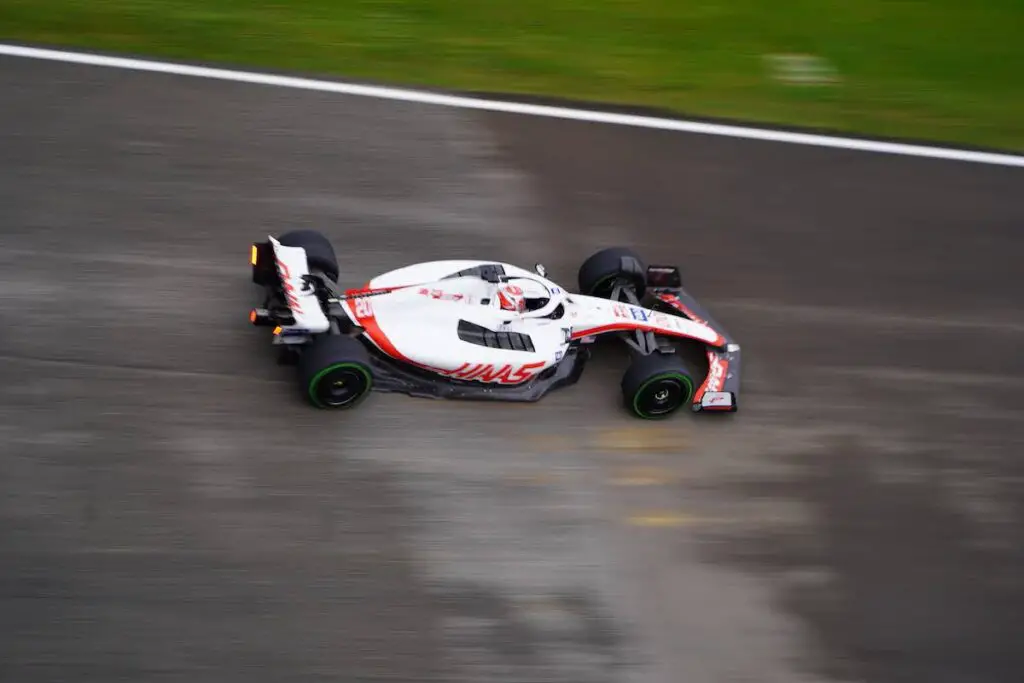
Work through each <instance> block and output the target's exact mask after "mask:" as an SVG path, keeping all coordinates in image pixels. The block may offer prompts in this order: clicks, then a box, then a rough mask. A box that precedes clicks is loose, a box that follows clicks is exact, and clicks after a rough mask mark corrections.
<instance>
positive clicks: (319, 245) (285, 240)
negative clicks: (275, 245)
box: [277, 230, 339, 282]
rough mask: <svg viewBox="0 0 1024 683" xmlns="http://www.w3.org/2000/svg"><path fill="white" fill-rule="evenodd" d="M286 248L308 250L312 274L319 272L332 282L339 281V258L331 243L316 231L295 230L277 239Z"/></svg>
mask: <svg viewBox="0 0 1024 683" xmlns="http://www.w3.org/2000/svg"><path fill="white" fill-rule="evenodd" d="M277 241H278V242H280V243H281V244H283V245H284V246H286V247H302V248H303V249H305V250H306V263H307V264H309V270H310V272H312V271H316V270H319V271H320V272H321V273H323V274H324V275H326V276H327V277H328V278H329V279H330V280H331V282H337V281H338V273H339V270H338V258H337V256H335V254H334V247H333V246H332V245H331V241H330V240H329V239H327V238H326V237H325V236H324V235H323V234H322V233H319V232H317V231H316V230H293V231H291V232H286V233H285V234H283V235H281V236H280V237H278V238H277Z"/></svg>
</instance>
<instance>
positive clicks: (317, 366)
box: [298, 335, 373, 410]
mask: <svg viewBox="0 0 1024 683" xmlns="http://www.w3.org/2000/svg"><path fill="white" fill-rule="evenodd" d="M298 366H299V367H298V370H299V382H300V384H301V387H302V390H303V392H304V393H305V396H306V399H307V400H308V401H309V402H310V403H312V404H313V405H314V406H316V407H317V408H324V409H331V410H342V409H348V408H354V407H356V406H357V405H359V404H360V403H362V402H363V400H364V399H365V398H366V397H367V396H368V395H369V394H370V391H371V390H372V389H373V369H372V367H371V366H370V356H369V353H367V351H366V348H365V347H364V346H363V345H362V344H361V343H359V341H358V340H356V339H353V338H352V337H345V336H341V335H325V336H322V337H317V338H316V339H314V340H313V341H312V342H311V343H310V345H309V346H307V347H306V348H305V349H303V351H302V355H301V356H299V361H298Z"/></svg>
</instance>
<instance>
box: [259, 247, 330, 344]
mask: <svg viewBox="0 0 1024 683" xmlns="http://www.w3.org/2000/svg"><path fill="white" fill-rule="evenodd" d="M269 243H270V246H271V248H272V253H273V257H274V261H273V265H274V268H275V269H276V271H277V275H278V278H279V279H280V285H281V291H282V293H283V295H284V299H285V302H286V303H287V304H288V308H289V310H291V312H292V316H293V317H294V319H295V324H294V325H291V326H288V327H290V328H292V329H295V330H302V331H304V332H309V333H314V334H315V333H319V332H326V331H327V330H328V329H329V328H330V326H331V323H330V321H329V320H328V319H327V316H326V315H325V314H324V311H323V309H322V308H321V306H320V300H319V298H317V296H316V291H315V290H314V289H313V287H311V286H310V285H309V284H308V283H307V282H306V276H307V275H309V264H308V262H307V261H306V250H305V249H303V248H302V247H286V246H285V245H283V244H281V243H280V242H278V241H277V240H276V239H274V238H273V237H270V238H269ZM261 256H264V257H265V251H264V253H261V252H260V250H259V247H258V245H253V256H252V257H253V259H254V260H258V259H259V258H260V257H261ZM257 267H258V266H257V264H253V268H254V269H255V268H257ZM254 279H255V270H254Z"/></svg>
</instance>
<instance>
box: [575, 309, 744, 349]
mask: <svg viewBox="0 0 1024 683" xmlns="http://www.w3.org/2000/svg"><path fill="white" fill-rule="evenodd" d="M666 315H667V314H666ZM708 329H712V328H708ZM628 330H644V331H646V332H656V333H658V334H665V335H668V336H670V337H682V338H683V339H693V340H695V341H699V342H701V343H703V344H711V345H712V346H721V345H722V344H723V343H725V337H723V336H722V335H721V334H719V333H718V332H717V331H715V330H713V329H712V331H713V332H715V334H716V335H717V336H716V337H715V340H714V341H713V342H707V341H705V340H703V339H701V338H700V337H694V336H693V335H689V334H684V333H682V332H672V331H670V330H664V329H662V328H660V327H655V326H653V325H645V324H643V323H612V324H610V325H601V326H599V327H591V328H590V329H588V330H580V331H578V332H573V333H572V339H580V338H582V337H589V336H590V335H592V334H603V333H605V332H624V331H628Z"/></svg>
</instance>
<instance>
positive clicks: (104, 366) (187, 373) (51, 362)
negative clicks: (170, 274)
mask: <svg viewBox="0 0 1024 683" xmlns="http://www.w3.org/2000/svg"><path fill="white" fill-rule="evenodd" d="M0 363H12V364H17V365H25V364H33V365H43V366H53V367H69V368H81V369H83V370H91V371H97V372H99V371H104V372H107V371H114V372H122V373H125V374H130V375H134V376H138V375H143V376H161V377H176V378H183V379H216V380H231V381H244V382H249V383H255V384H289V382H288V381H287V380H284V379H274V378H272V377H254V376H252V375H241V374H233V373H221V372H211V371H200V370H174V369H171V368H159V367H152V366H149V367H146V366H139V365H126V364H120V363H94V362H90V361H84V360H75V359H61V358H38V357H33V356H24V355H19V354H0Z"/></svg>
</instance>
